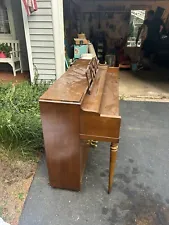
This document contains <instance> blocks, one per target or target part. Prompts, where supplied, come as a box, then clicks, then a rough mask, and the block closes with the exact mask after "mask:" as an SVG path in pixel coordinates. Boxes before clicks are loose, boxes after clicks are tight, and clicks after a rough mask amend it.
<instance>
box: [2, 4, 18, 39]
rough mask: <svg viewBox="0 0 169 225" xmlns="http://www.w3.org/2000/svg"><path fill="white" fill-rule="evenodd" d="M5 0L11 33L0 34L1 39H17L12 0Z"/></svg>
mask: <svg viewBox="0 0 169 225" xmlns="http://www.w3.org/2000/svg"><path fill="white" fill-rule="evenodd" d="M5 1H6V7H7V13H8V20H9V26H10V31H11V33H10V34H0V39H3V40H5V39H16V34H15V26H14V19H13V12H12V4H11V0H5Z"/></svg>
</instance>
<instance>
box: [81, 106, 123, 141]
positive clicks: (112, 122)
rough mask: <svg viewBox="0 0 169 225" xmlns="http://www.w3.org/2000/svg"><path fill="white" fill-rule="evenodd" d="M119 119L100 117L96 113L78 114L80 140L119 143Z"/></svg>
mask: <svg viewBox="0 0 169 225" xmlns="http://www.w3.org/2000/svg"><path fill="white" fill-rule="evenodd" d="M120 125H121V117H120V116H119V117H118V116H117V117H114V118H108V117H101V116H100V115H99V114H98V113H92V112H84V111H83V110H81V113H80V136H81V138H82V139H89V140H92V139H93V140H98V141H108V142H119V135H120Z"/></svg>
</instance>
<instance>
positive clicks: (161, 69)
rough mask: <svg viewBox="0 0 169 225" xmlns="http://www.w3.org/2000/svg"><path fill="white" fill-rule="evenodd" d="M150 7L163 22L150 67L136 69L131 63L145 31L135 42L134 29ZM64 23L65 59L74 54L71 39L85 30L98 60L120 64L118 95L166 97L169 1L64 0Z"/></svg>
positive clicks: (168, 93)
mask: <svg viewBox="0 0 169 225" xmlns="http://www.w3.org/2000/svg"><path fill="white" fill-rule="evenodd" d="M149 10H154V12H155V16H158V17H159V18H161V19H162V20H163V22H164V25H165V26H164V29H163V31H162V33H161V37H160V40H159V43H158V47H157V50H156V54H155V55H154V57H153V60H151V63H150V64H149V65H150V68H149V69H146V70H145V69H140V70H137V71H136V69H134V67H135V66H134V65H135V64H136V63H137V62H138V61H139V57H140V54H141V42H142V41H143V39H144V38H145V35H146V31H143V32H142V33H141V35H140V38H139V41H138V45H137V46H136V38H137V33H138V29H139V27H141V25H142V24H143V22H144V20H145V19H146V15H147V12H148V11H149ZM64 26H65V49H66V56H67V58H68V59H73V58H74V57H75V56H74V46H75V40H74V39H75V38H77V37H78V34H85V37H86V39H87V40H89V41H90V42H91V43H92V44H93V46H94V49H95V52H96V55H97V57H98V59H99V61H100V63H101V64H104V63H106V62H107V63H108V64H109V63H111V66H112V65H113V66H119V67H120V75H119V79H120V98H121V99H124V100H125V99H126V100H141V101H142V100H143V101H146V100H148V101H149V100H151V101H168V100H169V4H168V1H161V0H158V1H155V0H151V1H150V0H149V1H144V0H133V1H132V0H130V1H129V0H126V1H122V0H85V1H83V0H64ZM100 43H102V45H100ZM76 44H77V43H76ZM80 44H81V43H80ZM98 46H102V47H98ZM100 48H101V51H100ZM110 56H111V57H110ZM106 57H107V58H106ZM107 59H108V61H107ZM69 61H71V60H69ZM146 63H147V62H146Z"/></svg>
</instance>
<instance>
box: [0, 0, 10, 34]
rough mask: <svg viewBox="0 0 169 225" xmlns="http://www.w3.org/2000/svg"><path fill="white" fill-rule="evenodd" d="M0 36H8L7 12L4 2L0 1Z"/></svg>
mask: <svg viewBox="0 0 169 225" xmlns="http://www.w3.org/2000/svg"><path fill="white" fill-rule="evenodd" d="M0 34H10V26H9V20H8V12H7V7H6V5H5V3H4V0H0Z"/></svg>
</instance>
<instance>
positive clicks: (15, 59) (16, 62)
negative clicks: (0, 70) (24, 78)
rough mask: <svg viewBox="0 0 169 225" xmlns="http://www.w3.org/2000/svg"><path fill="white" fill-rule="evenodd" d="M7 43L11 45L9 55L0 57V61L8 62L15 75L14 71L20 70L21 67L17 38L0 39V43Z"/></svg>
mask: <svg viewBox="0 0 169 225" xmlns="http://www.w3.org/2000/svg"><path fill="white" fill-rule="evenodd" d="M2 43H7V44H8V45H9V46H11V48H12V51H11V52H10V57H8V58H0V63H8V64H10V65H11V67H12V70H13V74H14V76H16V72H18V71H21V73H22V72H23V69H22V62H21V55H20V44H19V41H17V40H0V44H2Z"/></svg>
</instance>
